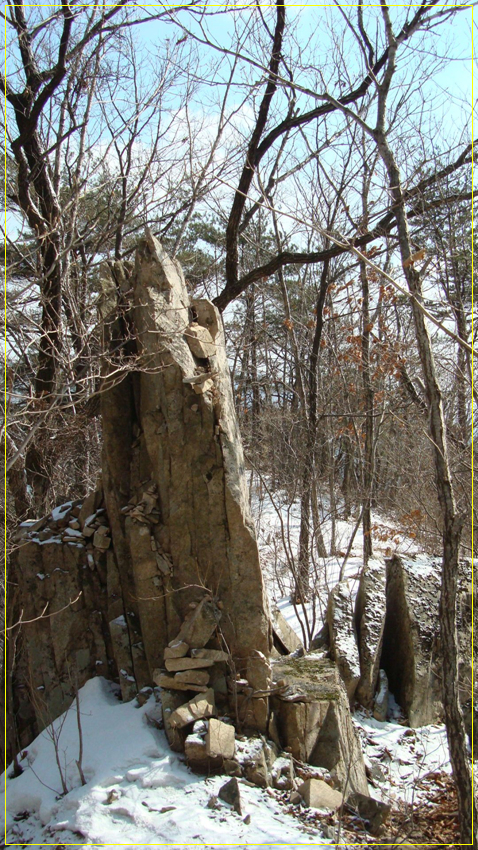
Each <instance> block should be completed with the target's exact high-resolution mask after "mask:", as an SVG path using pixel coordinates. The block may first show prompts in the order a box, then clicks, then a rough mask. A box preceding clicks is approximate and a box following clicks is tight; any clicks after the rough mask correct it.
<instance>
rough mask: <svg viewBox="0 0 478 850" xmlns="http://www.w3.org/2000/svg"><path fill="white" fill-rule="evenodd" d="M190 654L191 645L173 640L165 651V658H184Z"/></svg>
mask: <svg viewBox="0 0 478 850" xmlns="http://www.w3.org/2000/svg"><path fill="white" fill-rule="evenodd" d="M188 652H189V644H187V643H185V641H183V640H172V641H171V643H170V644H169V646H167V647H166V649H165V650H164V657H165V658H183V657H184V656H185V655H187V654H188Z"/></svg>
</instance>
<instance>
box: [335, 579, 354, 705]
mask: <svg viewBox="0 0 478 850" xmlns="http://www.w3.org/2000/svg"><path fill="white" fill-rule="evenodd" d="M327 625H328V633H329V639H330V654H331V656H332V659H333V660H334V661H335V663H336V664H337V667H338V669H339V672H340V675H341V676H342V680H343V682H344V685H345V688H346V690H347V696H348V698H349V701H350V703H351V704H352V703H353V700H354V695H355V690H356V688H357V685H358V682H359V679H360V658H359V652H358V647H357V635H356V632H355V618H354V605H353V598H352V594H351V590H350V586H349V583H348V582H347V581H339V582H338V584H336V585H335V587H334V589H333V590H332V591H331V592H330V594H329V601H328V605H327Z"/></svg>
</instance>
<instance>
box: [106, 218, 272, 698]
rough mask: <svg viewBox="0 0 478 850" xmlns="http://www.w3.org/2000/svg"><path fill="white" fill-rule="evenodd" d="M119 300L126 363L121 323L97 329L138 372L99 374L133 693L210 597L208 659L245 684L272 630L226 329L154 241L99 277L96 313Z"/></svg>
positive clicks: (109, 504)
mask: <svg viewBox="0 0 478 850" xmlns="http://www.w3.org/2000/svg"><path fill="white" fill-rule="evenodd" d="M122 287H123V289H124V290H125V292H126V294H125V296H124V297H125V299H126V300H127V305H126V307H125V310H126V316H127V321H128V322H129V323H130V325H131V333H132V334H133V335H134V350H133V351H131V353H130V345H131V343H130V341H129V339H128V334H127V333H126V334H125V330H124V323H123V324H122V322H123V320H122V319H118V318H117V309H116V310H114V311H113V312H112V314H111V315H112V322H111V324H110V325H109V326H108V316H107V315H106V316H105V321H106V326H107V327H109V333H108V336H109V342H108V344H109V347H110V349H115V350H117V349H118V338H121V337H123V348H122V350H121V362H122V363H123V364H124V361H125V358H126V357H127V356H128V355H129V354H130V356H131V357H132V359H133V362H134V369H133V370H132V371H131V372H130V373H128V372H127V373H126V375H124V376H123V379H122V381H121V382H120V383H119V384H116V378H115V372H116V368H117V361H118V359H119V358H118V355H117V354H115V355H112V356H111V357H110V359H109V361H107V365H106V367H105V371H106V374H105V386H106V387H108V385H109V389H107V391H105V392H104V393H103V396H102V418H103V440H104V449H103V461H102V466H103V488H104V494H105V504H106V510H107V513H108V516H109V518H110V523H111V533H112V548H113V552H114V557H115V561H116V564H117V569H118V574H119V580H120V584H121V588H122V595H123V599H124V615H125V618H126V622H127V626H128V630H129V636H130V643H131V644H132V645H138V644H139V643H141V644H142V647H143V649H144V655H143V657H139V656H138V657H137V658H135V659H133V675H134V678H135V681H136V685H137V687H138V688H140V687H141V686H142V685H143V684H144V683H145V681H146V680H148V681H151V676H152V672H153V670H154V669H155V668H158V667H161V666H162V663H163V656H164V650H165V648H166V647H167V646H168V644H169V642H170V641H171V640H173V639H175V638H176V637H177V636H178V633H179V632H180V629H181V627H182V624H183V623H184V620H185V618H186V615H187V614H188V612H189V611H190V606H192V605H198V604H200V603H201V602H202V600H203V599H204V598H205V597H206V596H207V597H209V598H211V600H214V602H215V604H216V605H218V606H220V607H222V608H223V610H225V611H226V612H227V616H224V617H222V619H221V621H220V623H219V619H218V621H217V629H216V630H215V634H214V635H213V636H212V643H211V646H215V647H217V648H218V649H226V650H227V652H228V653H229V654H230V656H231V660H232V663H233V664H234V666H235V669H236V671H237V672H238V673H239V674H243V675H244V676H246V675H247V667H248V662H249V659H250V658H251V656H252V655H253V654H254V652H255V651H259V652H261V653H263V655H264V656H265V658H267V659H268V658H269V654H270V650H271V648H272V629H271V624H270V620H269V614H268V607H267V602H266V597H265V593H264V587H263V581H262V574H261V570H260V565H259V554H258V549H257V543H256V538H255V533H254V528H253V523H252V519H251V516H250V513H249V507H248V498H247V487H246V479H245V475H244V459H243V453H242V444H241V439H240V434H239V430H238V425H237V419H236V415H235V411H234V404H233V397H232V388H231V381H230V376H229V368H228V364H227V359H226V349H225V340H224V333H223V329H222V320H221V317H220V314H219V313H218V311H217V310H216V308H215V307H214V306H213V304H212V303H211V302H209V301H207V300H200V301H192V302H191V301H190V298H189V295H188V292H187V288H186V283H185V280H184V276H183V274H182V271H181V268H180V266H179V264H178V263H176V262H175V261H173V260H171V259H170V258H169V257H168V255H167V254H166V253H165V252H164V250H163V248H162V246H161V245H160V243H159V242H158V241H157V240H156V239H155V238H154V237H153V236H152V235H150V234H148V235H147V237H146V238H145V239H144V240H143V241H142V242H141V243H140V245H139V248H138V250H137V254H136V262H135V267H134V269H132V270H131V271H130V272H129V273H127V272H126V271H125V269H124V268H123V267H120V268H118V267H117V266H115V267H114V268H113V277H108V275H107V274H106V275H105V276H104V281H103V300H104V303H105V304H106V305H108V304H113V302H114V293H116V292H117V291H119V292H120V293H121V290H122ZM120 300H121V296H120ZM119 434H120V435H121V439H118V435H119Z"/></svg>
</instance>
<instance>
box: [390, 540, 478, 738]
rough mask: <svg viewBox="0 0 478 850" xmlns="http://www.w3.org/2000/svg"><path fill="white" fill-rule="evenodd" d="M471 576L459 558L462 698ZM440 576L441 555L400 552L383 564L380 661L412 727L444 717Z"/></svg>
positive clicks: (468, 678)
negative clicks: (383, 616) (384, 612)
mask: <svg viewBox="0 0 478 850" xmlns="http://www.w3.org/2000/svg"><path fill="white" fill-rule="evenodd" d="M470 578H471V565H470V564H469V562H466V561H462V562H461V563H460V576H459V605H458V610H457V625H458V626H459V630H460V670H461V681H462V683H463V686H462V693H461V694H460V696H461V698H462V700H463V701H464V698H466V695H467V687H466V682H467V681H468V682H469V683H471V617H470V618H469V621H468V622H467V620H466V611H465V610H463V608H464V606H465V603H466V590H467V585H468V582H469V581H470ZM440 581H441V561H440V559H437V558H435V559H434V558H430V557H426V556H404V555H402V556H400V557H399V556H396V557H394V558H392V559H391V560H390V561H389V562H388V563H387V615H386V622H385V630H384V637H383V650H382V661H381V666H383V668H384V669H385V672H386V673H387V676H388V680H389V688H390V691H391V692H392V693H393V695H394V697H395V699H396V700H397V702H398V703H399V705H401V707H402V708H403V710H404V712H405V713H406V715H407V717H408V721H409V723H410V726H413V727H416V726H423V725H426V724H428V723H434V722H437V721H440V720H442V719H443V707H442V693H441V675H442V673H441V665H442V657H441V647H440V635H439V601H440ZM470 613H471V612H470ZM468 687H469V686H468ZM468 696H469V692H468Z"/></svg>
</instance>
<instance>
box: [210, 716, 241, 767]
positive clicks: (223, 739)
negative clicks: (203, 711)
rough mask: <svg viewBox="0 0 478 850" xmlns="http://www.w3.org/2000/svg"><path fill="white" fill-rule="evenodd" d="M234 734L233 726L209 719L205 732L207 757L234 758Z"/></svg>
mask: <svg viewBox="0 0 478 850" xmlns="http://www.w3.org/2000/svg"><path fill="white" fill-rule="evenodd" d="M235 734H236V733H235V729H234V726H231V725H230V724H228V723H223V722H222V721H221V720H216V719H215V718H213V717H211V719H210V720H209V723H208V729H207V732H206V753H207V755H208V756H211V758H218V757H219V758H222V759H232V758H234V751H235Z"/></svg>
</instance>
